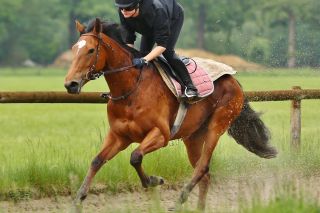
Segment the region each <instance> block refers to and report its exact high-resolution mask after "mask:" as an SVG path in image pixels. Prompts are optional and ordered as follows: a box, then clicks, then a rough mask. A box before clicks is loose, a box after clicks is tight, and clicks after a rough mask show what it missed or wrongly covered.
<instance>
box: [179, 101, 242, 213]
mask: <svg viewBox="0 0 320 213" xmlns="http://www.w3.org/2000/svg"><path fill="white" fill-rule="evenodd" d="M242 102H243V100H242V95H241V96H238V97H233V99H231V100H229V101H228V100H227V101H226V100H221V103H225V104H224V105H220V106H218V108H217V109H216V110H215V112H214V113H213V115H212V116H211V118H210V119H209V121H208V128H207V132H206V133H205V134H204V144H203V148H202V152H201V156H200V159H199V160H198V162H197V165H196V167H195V170H194V172H193V175H192V178H191V181H190V182H189V183H188V184H187V185H186V186H184V187H183V189H182V192H181V194H180V197H179V201H178V204H177V209H179V208H181V204H182V203H184V202H185V201H186V200H187V199H188V196H189V194H190V192H191V190H192V189H193V188H194V187H195V185H196V184H197V183H198V182H199V181H200V180H201V179H202V178H203V177H204V176H205V175H206V174H207V173H208V171H209V164H210V160H211V156H212V153H213V150H214V149H215V147H216V145H217V143H218V140H219V138H220V136H221V135H222V134H223V133H224V132H225V131H226V130H227V129H228V127H229V126H230V124H231V123H232V121H233V120H234V119H235V118H236V117H237V116H238V115H239V114H240V111H241V108H242V104H239V103H242Z"/></svg>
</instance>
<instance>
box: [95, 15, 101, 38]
mask: <svg viewBox="0 0 320 213" xmlns="http://www.w3.org/2000/svg"><path fill="white" fill-rule="evenodd" d="M93 32H94V33H96V34H99V33H100V32H101V21H100V19H99V18H96V23H95V24H94V29H93Z"/></svg>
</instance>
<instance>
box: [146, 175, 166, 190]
mask: <svg viewBox="0 0 320 213" xmlns="http://www.w3.org/2000/svg"><path fill="white" fill-rule="evenodd" d="M162 184H164V180H163V178H162V177H158V176H150V177H149V183H148V186H150V187H155V186H158V185H162Z"/></svg>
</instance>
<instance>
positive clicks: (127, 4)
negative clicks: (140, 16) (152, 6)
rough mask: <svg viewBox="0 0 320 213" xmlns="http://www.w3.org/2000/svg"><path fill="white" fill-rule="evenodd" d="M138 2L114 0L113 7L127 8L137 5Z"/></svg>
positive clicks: (137, 0)
mask: <svg viewBox="0 0 320 213" xmlns="http://www.w3.org/2000/svg"><path fill="white" fill-rule="evenodd" d="M139 2H140V0H115V5H116V6H117V7H119V8H128V7H134V6H136V5H138V4H139Z"/></svg>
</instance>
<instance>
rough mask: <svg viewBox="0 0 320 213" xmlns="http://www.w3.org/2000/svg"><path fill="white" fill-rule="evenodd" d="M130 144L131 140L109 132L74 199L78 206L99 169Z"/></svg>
mask: <svg viewBox="0 0 320 213" xmlns="http://www.w3.org/2000/svg"><path fill="white" fill-rule="evenodd" d="M129 144H130V143H129V142H127V141H125V140H123V139H121V138H120V137H118V136H117V135H115V134H113V133H112V132H109V134H108V135H107V137H106V139H105V141H104V144H103V146H102V150H101V151H100V153H99V154H98V155H97V156H96V157H95V158H94V159H93V161H92V163H91V165H90V168H89V170H88V172H87V175H86V177H85V179H84V181H83V183H82V185H81V187H80V189H79V191H78V193H77V197H76V199H75V200H74V204H75V205H76V206H77V205H80V204H81V201H83V200H84V199H85V198H86V196H87V193H88V191H89V187H90V184H91V182H92V179H93V178H94V176H95V175H96V173H97V172H98V171H99V169H100V168H101V167H102V166H103V164H104V163H106V162H107V161H108V160H111V159H112V158H113V157H114V156H115V155H116V154H118V153H119V152H120V151H122V150H124V149H125V148H127V147H128V145H129ZM76 209H78V208H76ZM76 212H78V210H76Z"/></svg>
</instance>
